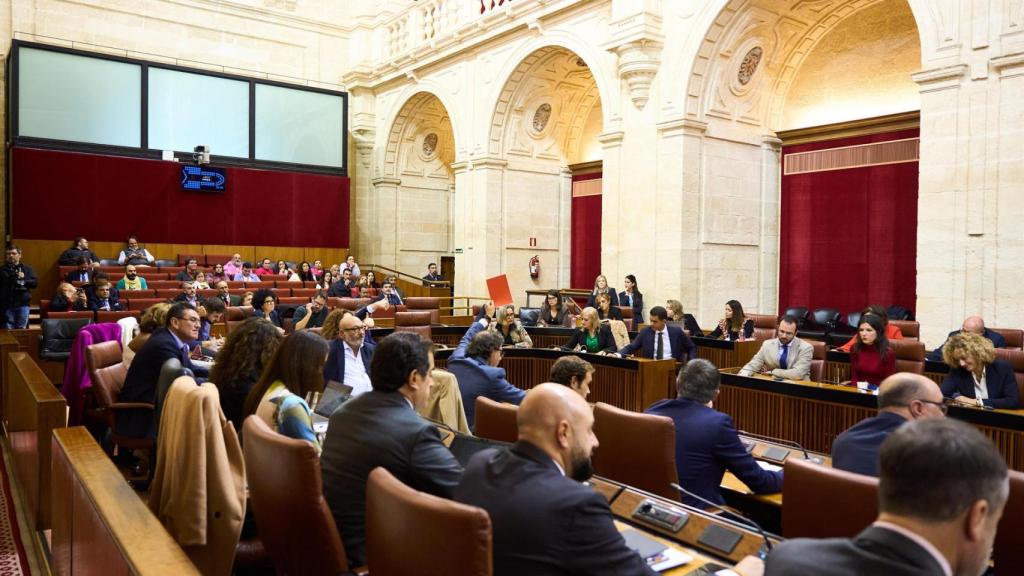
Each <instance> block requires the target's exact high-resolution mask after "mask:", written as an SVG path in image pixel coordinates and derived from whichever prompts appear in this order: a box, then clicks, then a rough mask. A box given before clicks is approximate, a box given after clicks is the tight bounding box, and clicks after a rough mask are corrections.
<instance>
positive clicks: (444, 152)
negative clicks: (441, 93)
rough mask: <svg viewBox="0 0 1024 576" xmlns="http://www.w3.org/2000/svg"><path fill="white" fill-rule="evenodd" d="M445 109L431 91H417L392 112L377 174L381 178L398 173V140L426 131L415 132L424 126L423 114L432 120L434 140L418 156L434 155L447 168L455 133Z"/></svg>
mask: <svg viewBox="0 0 1024 576" xmlns="http://www.w3.org/2000/svg"><path fill="white" fill-rule="evenodd" d="M448 110H450V108H449V107H448V106H445V104H444V102H443V101H442V100H441V99H440V98H439V97H438V96H437V95H436V94H434V93H433V92H426V91H417V92H416V93H414V94H412V95H411V96H409V97H408V98H407V99H405V100H404V102H403V104H402V106H401V108H399V110H398V112H397V113H396V114H395V115H394V118H393V120H392V121H391V124H390V129H389V130H388V131H387V133H386V137H385V140H384V142H383V150H382V152H383V153H382V154H381V162H382V169H381V175H382V176H384V177H385V178H399V177H401V172H402V169H403V168H402V165H401V161H402V160H403V149H402V144H403V142H407V141H408V140H409V139H410V138H411V139H423V138H424V137H425V136H426V135H427V134H426V133H424V134H416V132H417V131H421V130H420V129H421V128H425V126H424V120H425V118H424V115H425V114H426V115H427V116H429V117H430V118H431V119H434V120H436V121H435V122H433V123H432V124H434V125H433V126H430V127H431V128H434V129H436V130H435V132H434V133H435V134H436V136H437V141H436V142H435V143H434V146H433V148H434V149H433V151H431V153H430V154H425V155H423V158H422V160H423V161H432V160H434V159H435V158H436V160H437V161H439V162H441V163H442V164H443V165H444V168H445V169H446V170H448V171H450V169H451V168H450V167H451V164H452V162H454V161H455V133H454V130H453V126H452V121H451V116H450V114H449V113H448ZM405 151H406V152H407V150H405ZM434 163H435V164H436V162H434Z"/></svg>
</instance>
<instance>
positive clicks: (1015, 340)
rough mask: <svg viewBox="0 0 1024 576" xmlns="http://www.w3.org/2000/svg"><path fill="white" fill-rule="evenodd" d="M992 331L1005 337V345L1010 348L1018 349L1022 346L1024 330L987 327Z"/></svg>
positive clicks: (1023, 343) (1023, 344) (1023, 345)
mask: <svg viewBox="0 0 1024 576" xmlns="http://www.w3.org/2000/svg"><path fill="white" fill-rule="evenodd" d="M989 330H992V331H993V332H999V333H1000V334H1002V335H1003V338H1006V347H1007V348H1008V349H1010V350H1020V349H1021V348H1022V347H1024V330H1020V329H1019V328H989Z"/></svg>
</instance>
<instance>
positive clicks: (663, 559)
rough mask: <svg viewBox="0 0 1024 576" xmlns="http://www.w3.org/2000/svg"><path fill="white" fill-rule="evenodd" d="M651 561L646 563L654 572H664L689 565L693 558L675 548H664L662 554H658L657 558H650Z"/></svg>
mask: <svg viewBox="0 0 1024 576" xmlns="http://www.w3.org/2000/svg"><path fill="white" fill-rule="evenodd" d="M651 560H652V561H649V562H648V565H649V566H650V567H651V569H652V570H654V571H655V572H664V571H665V570H668V569H670V568H675V567H676V566H682V565H683V564H689V563H690V562H692V561H693V556H690V555H689V554H687V553H685V552H683V551H681V550H676V549H675V548H666V549H665V551H664V552H662V553H661V554H659V555H658V556H657V557H655V558H652V559H651Z"/></svg>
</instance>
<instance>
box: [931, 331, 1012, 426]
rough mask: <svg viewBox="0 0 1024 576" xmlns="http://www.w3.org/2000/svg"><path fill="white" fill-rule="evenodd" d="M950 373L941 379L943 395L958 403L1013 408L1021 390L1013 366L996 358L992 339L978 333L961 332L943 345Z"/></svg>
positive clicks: (943, 353)
mask: <svg viewBox="0 0 1024 576" xmlns="http://www.w3.org/2000/svg"><path fill="white" fill-rule="evenodd" d="M942 359H943V360H945V361H946V364H949V374H947V375H946V377H945V378H944V379H943V380H942V395H943V396H952V397H953V398H955V399H956V402H957V403H958V404H963V405H967V406H979V407H980V406H988V407H989V408H1002V409H1006V410H1013V409H1015V408H1018V407H1019V406H1020V393H1019V390H1018V389H1017V379H1016V378H1015V377H1014V375H1013V366H1011V365H1010V363H1009V362H1007V361H1006V360H1001V359H998V358H996V349H995V347H993V346H992V341H991V340H989V339H988V338H985V337H984V336H981V335H980V334H974V333H972V332H960V333H959V334H956V335H955V336H952V337H950V339H949V341H948V342H946V345H945V346H943V347H942Z"/></svg>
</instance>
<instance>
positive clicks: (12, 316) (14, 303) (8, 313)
mask: <svg viewBox="0 0 1024 576" xmlns="http://www.w3.org/2000/svg"><path fill="white" fill-rule="evenodd" d="M5 256H6V262H5V264H4V266H3V267H2V268H0V312H2V313H0V321H2V322H3V327H4V328H7V329H11V328H28V306H29V301H30V300H31V299H32V290H33V289H35V287H36V286H37V285H38V284H39V280H38V279H37V278H36V273H35V271H34V270H32V267H31V266H29V265H28V264H25V263H24V262H22V261H21V248H19V247H17V246H15V245H13V244H12V245H10V246H8V247H7V251H6V252H5Z"/></svg>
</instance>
